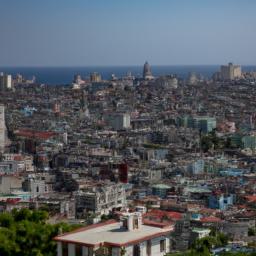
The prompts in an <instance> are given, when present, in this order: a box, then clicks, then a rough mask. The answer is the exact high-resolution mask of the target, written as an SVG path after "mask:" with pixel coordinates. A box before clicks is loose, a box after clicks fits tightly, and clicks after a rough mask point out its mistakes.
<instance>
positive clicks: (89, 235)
mask: <svg viewBox="0 0 256 256" xmlns="http://www.w3.org/2000/svg"><path fill="white" fill-rule="evenodd" d="M170 231H171V227H168V228H159V227H152V226H148V225H142V226H141V228H140V229H136V230H132V231H128V230H126V229H125V228H123V227H121V223H120V222H117V221H115V220H109V221H107V222H104V223H99V224H94V225H90V226H88V227H86V228H81V229H78V230H76V231H74V232H70V233H67V234H64V235H60V236H57V237H55V240H56V241H61V242H65V241H66V242H70V243H76V244H82V245H86V246H97V245H100V244H104V245H114V246H126V245H129V244H134V243H138V242H139V241H145V240H148V239H150V238H154V237H158V236H161V235H165V234H168V233H169V232H170Z"/></svg>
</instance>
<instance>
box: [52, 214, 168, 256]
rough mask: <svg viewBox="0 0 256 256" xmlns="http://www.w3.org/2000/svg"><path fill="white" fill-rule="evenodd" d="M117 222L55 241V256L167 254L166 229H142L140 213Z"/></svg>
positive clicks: (155, 255)
mask: <svg viewBox="0 0 256 256" xmlns="http://www.w3.org/2000/svg"><path fill="white" fill-rule="evenodd" d="M121 219H122V221H121V222H118V221H115V220H109V221H107V222H104V223H99V224H95V225H91V226H88V227H86V228H82V229H78V230H77V231H74V232H71V233H67V234H64V235H60V236H57V237H55V239H54V240H55V241H57V250H58V251H57V255H58V256H64V255H67V256H75V255H81V256H82V255H83V256H94V255H95V256H96V255H101V256H104V255H105V256H118V255H123V256H130V255H133V256H148V255H154V256H164V255H166V253H168V252H169V251H170V250H169V235H170V232H171V229H172V228H170V226H168V225H166V226H164V227H162V228H159V227H155V226H153V225H151V226H149V225H144V224H142V217H141V213H127V214H125V215H124V216H123V217H122V218H121Z"/></svg>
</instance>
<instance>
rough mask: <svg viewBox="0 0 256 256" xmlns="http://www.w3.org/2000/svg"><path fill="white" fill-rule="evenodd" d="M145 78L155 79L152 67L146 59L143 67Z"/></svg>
mask: <svg viewBox="0 0 256 256" xmlns="http://www.w3.org/2000/svg"><path fill="white" fill-rule="evenodd" d="M143 79H144V80H152V79H154V77H153V75H152V72H151V67H150V65H149V64H148V62H147V61H146V62H145V64H144V67H143Z"/></svg>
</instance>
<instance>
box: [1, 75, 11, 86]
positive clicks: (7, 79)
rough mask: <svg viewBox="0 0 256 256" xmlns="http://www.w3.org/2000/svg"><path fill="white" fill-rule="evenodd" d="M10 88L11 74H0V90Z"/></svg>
mask: <svg viewBox="0 0 256 256" xmlns="http://www.w3.org/2000/svg"><path fill="white" fill-rule="evenodd" d="M11 88H12V76H11V75H8V74H3V73H2V74H0V90H4V89H11Z"/></svg>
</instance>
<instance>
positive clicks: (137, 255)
mask: <svg viewBox="0 0 256 256" xmlns="http://www.w3.org/2000/svg"><path fill="white" fill-rule="evenodd" d="M133 256H140V246H139V245H138V244H136V245H134V246H133Z"/></svg>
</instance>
